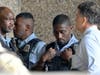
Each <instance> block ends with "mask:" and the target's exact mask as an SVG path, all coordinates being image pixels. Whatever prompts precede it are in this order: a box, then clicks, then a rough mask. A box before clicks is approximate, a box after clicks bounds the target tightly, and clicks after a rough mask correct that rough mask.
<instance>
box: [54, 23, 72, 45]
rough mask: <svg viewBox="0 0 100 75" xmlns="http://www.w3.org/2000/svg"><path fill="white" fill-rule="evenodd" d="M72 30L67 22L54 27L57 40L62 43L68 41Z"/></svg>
mask: <svg viewBox="0 0 100 75" xmlns="http://www.w3.org/2000/svg"><path fill="white" fill-rule="evenodd" d="M71 30H72V28H71V26H67V25H65V24H59V25H55V26H54V27H53V33H54V36H55V38H56V40H57V42H59V43H61V44H65V43H66V42H68V41H69V39H70V37H71Z"/></svg>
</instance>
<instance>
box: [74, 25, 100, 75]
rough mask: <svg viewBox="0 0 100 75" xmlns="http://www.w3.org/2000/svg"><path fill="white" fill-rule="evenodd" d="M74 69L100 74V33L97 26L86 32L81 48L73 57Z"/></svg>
mask: <svg viewBox="0 0 100 75" xmlns="http://www.w3.org/2000/svg"><path fill="white" fill-rule="evenodd" d="M72 68H77V69H78V70H80V71H88V72H89V73H91V74H96V75H99V74H100V31H99V30H98V29H97V26H96V25H92V26H91V27H89V28H88V29H86V31H85V32H84V35H83V38H82V39H81V42H80V45H79V48H78V50H76V54H75V55H73V57H72Z"/></svg>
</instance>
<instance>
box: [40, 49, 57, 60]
mask: <svg viewBox="0 0 100 75" xmlns="http://www.w3.org/2000/svg"><path fill="white" fill-rule="evenodd" d="M55 54H56V50H55V49H53V48H50V49H48V51H47V52H46V53H45V54H44V55H43V57H42V58H43V59H44V61H49V60H51V59H52V58H53V57H54V56H55Z"/></svg>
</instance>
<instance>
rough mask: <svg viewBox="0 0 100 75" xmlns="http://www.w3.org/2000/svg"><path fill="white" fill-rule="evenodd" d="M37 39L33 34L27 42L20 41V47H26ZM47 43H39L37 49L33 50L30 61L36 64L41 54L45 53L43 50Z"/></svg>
mask: <svg viewBox="0 0 100 75" xmlns="http://www.w3.org/2000/svg"><path fill="white" fill-rule="evenodd" d="M35 38H37V37H36V35H35V34H34V33H32V34H31V35H30V36H29V37H27V38H26V39H25V40H23V41H19V43H20V44H19V47H22V46H24V45H25V44H27V43H28V42H29V41H30V40H32V39H35ZM44 45H45V43H44V42H43V41H40V42H38V43H37V45H36V47H35V48H33V49H32V52H31V53H30V56H29V61H30V62H31V63H33V64H35V63H36V62H37V61H38V60H39V58H40V56H41V54H42V53H43V52H44V51H43V48H44Z"/></svg>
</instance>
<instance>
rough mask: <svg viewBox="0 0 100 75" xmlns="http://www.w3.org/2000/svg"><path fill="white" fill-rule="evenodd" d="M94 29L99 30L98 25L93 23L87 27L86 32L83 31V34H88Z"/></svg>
mask: <svg viewBox="0 0 100 75" xmlns="http://www.w3.org/2000/svg"><path fill="white" fill-rule="evenodd" d="M92 30H97V25H92V26H90V27H89V28H87V29H86V30H85V32H84V33H83V36H84V35H86V34H88V33H90V32H91V31H92Z"/></svg>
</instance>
